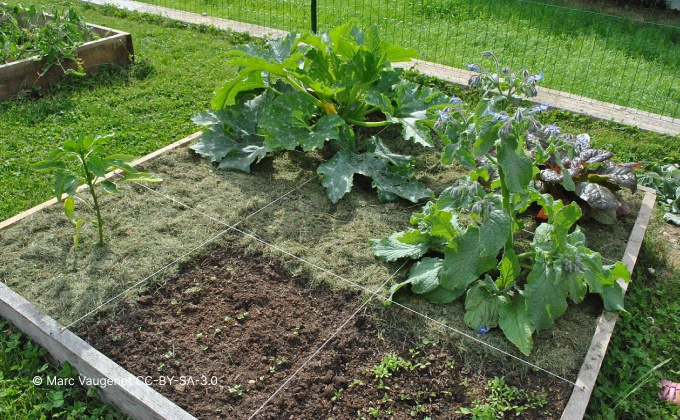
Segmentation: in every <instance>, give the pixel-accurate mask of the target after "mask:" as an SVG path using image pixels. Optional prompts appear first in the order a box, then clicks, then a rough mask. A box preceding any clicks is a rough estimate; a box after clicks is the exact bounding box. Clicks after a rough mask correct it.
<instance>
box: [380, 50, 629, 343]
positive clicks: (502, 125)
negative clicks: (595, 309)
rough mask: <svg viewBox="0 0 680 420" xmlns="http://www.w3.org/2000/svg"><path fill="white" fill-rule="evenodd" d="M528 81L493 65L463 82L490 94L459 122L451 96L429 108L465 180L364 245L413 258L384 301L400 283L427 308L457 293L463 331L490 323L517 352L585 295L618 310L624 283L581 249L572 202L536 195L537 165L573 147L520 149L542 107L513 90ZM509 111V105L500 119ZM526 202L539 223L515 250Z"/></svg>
mask: <svg viewBox="0 0 680 420" xmlns="http://www.w3.org/2000/svg"><path fill="white" fill-rule="evenodd" d="M486 55H488V56H490V57H493V59H494V60H495V57H494V56H493V55H492V54H490V53H487V54H486ZM495 61H496V64H497V66H498V62H497V60H495ZM474 67H475V68H477V69H480V67H479V66H477V65H474ZM481 74H482V75H484V74H485V73H481ZM503 75H505V77H504V76H503ZM480 77H482V79H480ZM482 80H485V81H482ZM537 80H538V77H536V76H531V75H530V74H529V73H528V72H526V71H522V72H521V73H520V76H516V75H515V73H512V72H511V71H510V70H509V69H507V68H504V69H501V68H500V66H498V72H496V73H488V72H487V73H486V76H480V75H475V76H473V79H472V80H471V84H472V85H474V84H481V85H482V86H485V87H486V91H487V92H492V94H491V95H486V96H484V97H483V98H482V99H481V100H480V102H479V104H478V105H477V107H476V109H475V111H474V113H473V114H472V115H469V116H468V115H467V114H466V113H465V112H464V110H463V109H462V106H461V104H460V103H459V102H458V101H455V100H453V104H452V105H449V106H446V107H443V108H442V109H440V110H439V112H438V113H439V116H440V117H439V120H438V121H437V122H436V123H435V124H434V128H435V129H437V130H438V132H439V133H440V135H441V136H442V139H443V140H444V143H445V145H446V148H445V151H444V155H443V160H444V162H448V161H452V160H454V159H455V160H458V161H459V162H460V163H462V164H463V165H466V166H469V167H470V168H471V172H470V174H469V175H468V176H466V177H463V178H461V179H459V180H458V181H457V182H456V183H455V184H454V185H453V186H451V187H450V188H448V189H446V190H445V191H444V192H443V193H442V194H441V195H440V196H439V198H438V199H437V201H436V202H430V203H427V204H426V205H425V207H424V208H423V209H422V211H420V212H417V213H414V214H413V215H412V217H411V224H412V225H413V228H411V229H409V230H406V231H403V232H397V233H394V234H392V235H391V236H389V237H385V238H382V239H373V240H371V242H372V245H373V248H374V253H375V255H376V256H378V257H379V258H382V259H384V260H386V261H394V260H397V259H402V258H410V259H415V260H417V262H416V263H415V264H413V266H412V267H411V270H410V274H409V277H408V278H407V279H406V280H405V281H404V282H402V283H399V284H396V285H394V286H393V287H392V289H391V291H390V298H389V300H388V302H389V301H391V300H392V299H393V298H394V295H395V293H396V292H397V291H398V290H400V289H402V288H406V287H407V286H408V287H410V289H411V291H412V292H414V293H417V294H421V295H423V296H424V297H425V298H426V299H428V300H430V301H432V302H436V303H448V302H451V301H453V300H454V299H457V298H459V297H462V296H465V309H466V313H465V323H466V324H467V325H468V326H469V327H471V328H473V329H475V330H478V331H480V332H487V331H488V330H489V329H490V328H494V327H500V328H501V330H502V331H503V333H504V334H505V336H506V337H507V338H508V339H509V340H510V341H511V342H512V343H513V344H514V345H515V346H517V347H518V348H519V350H520V351H521V352H522V353H524V354H526V355H529V354H530V352H531V350H532V347H533V334H534V332H536V331H540V330H544V329H546V328H549V327H550V326H552V325H553V323H554V321H555V319H557V318H558V317H560V316H561V315H562V314H564V312H565V311H566V309H567V305H568V301H569V300H570V301H572V302H574V303H579V302H581V301H583V299H584V298H585V295H586V293H588V292H591V293H597V294H599V295H600V296H601V297H602V300H603V301H604V306H605V308H606V309H607V310H611V311H624V307H623V290H622V288H621V286H620V285H619V283H618V279H623V280H624V281H626V282H627V281H629V280H630V273H629V272H628V270H627V268H626V267H625V265H624V264H623V263H621V262H617V263H615V264H612V265H605V264H603V262H602V257H601V256H600V254H599V253H597V252H594V251H592V250H590V249H589V248H587V247H586V245H585V236H584V235H583V233H582V232H581V230H580V229H579V228H578V227H577V226H576V227H574V224H575V223H576V221H577V220H579V218H580V217H581V215H582V211H581V208H580V207H579V206H578V205H577V203H575V202H572V203H570V204H565V203H564V202H562V201H561V200H555V199H554V198H553V196H551V195H550V194H548V193H546V192H542V191H541V190H540V189H539V187H540V185H539V184H538V183H537V182H536V179H535V176H537V175H538V174H540V173H541V169H540V167H541V165H543V164H544V163H545V162H546V161H548V160H549V159H550V157H551V156H553V155H555V154H556V153H562V152H565V153H566V151H569V150H571V147H572V146H573V145H572V146H570V145H569V144H566V143H565V142H562V141H557V140H560V139H559V138H558V137H555V136H550V138H554V139H555V141H550V142H548V143H547V144H546V145H545V147H544V146H542V145H541V144H536V145H534V146H535V147H534V148H530V147H529V146H528V143H527V141H526V140H527V139H526V137H527V132H531V130H535V129H536V128H535V127H538V122H537V121H536V119H535V114H536V113H537V112H540V111H541V110H543V109H544V108H545V106H533V105H531V103H530V102H528V100H527V99H526V98H524V97H519V96H518V95H517V93H516V92H524V93H525V95H526V94H527V93H528V95H535V93H536V87H535V83H536V81H537ZM511 105H513V106H517V108H516V109H515V110H514V112H511V113H508V110H509V109H510V106H511ZM565 178H566V177H565ZM532 205H538V206H540V207H541V209H542V212H543V213H544V214H545V215H546V218H547V222H545V223H542V224H540V225H539V226H538V228H537V229H536V231H535V232H534V237H533V241H532V242H531V243H530V244H529V245H528V247H526V246H525V247H524V248H522V247H520V246H518V244H516V243H515V233H516V232H517V231H518V230H520V229H521V228H523V217H522V214H523V213H524V212H525V211H526V210H527V209H528V208H529V207H530V206H532Z"/></svg>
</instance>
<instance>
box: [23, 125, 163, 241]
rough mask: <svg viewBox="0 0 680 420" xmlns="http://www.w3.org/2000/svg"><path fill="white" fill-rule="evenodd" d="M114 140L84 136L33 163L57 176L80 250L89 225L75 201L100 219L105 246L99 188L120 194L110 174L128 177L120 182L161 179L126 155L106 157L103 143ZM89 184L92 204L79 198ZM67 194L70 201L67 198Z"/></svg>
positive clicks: (57, 192) (56, 185)
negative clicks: (141, 169)
mask: <svg viewBox="0 0 680 420" xmlns="http://www.w3.org/2000/svg"><path fill="white" fill-rule="evenodd" d="M110 137H112V135H106V136H96V137H95V136H92V135H80V136H79V137H78V139H77V140H69V141H66V142H64V144H63V145H62V146H61V147H59V148H57V149H55V150H54V151H53V152H52V153H51V154H50V155H49V156H48V158H47V159H45V160H43V161H40V162H37V163H35V164H33V165H32V166H33V169H35V170H37V171H39V172H52V173H54V196H55V197H56V198H57V200H58V201H62V199H63V203H64V213H65V214H66V217H68V219H69V220H70V221H71V222H72V223H73V224H74V225H75V229H76V232H75V235H74V237H73V246H74V248H75V249H77V248H78V243H79V240H80V230H81V228H82V226H83V225H84V224H85V223H86V220H85V219H81V218H78V217H76V212H75V200H78V201H79V202H80V203H82V204H83V205H84V206H85V207H86V208H87V209H88V210H89V211H90V213H93V214H94V215H95V217H96V220H93V221H92V225H93V226H94V227H95V228H97V230H98V232H99V244H100V245H103V244H104V219H103V217H102V212H101V207H100V204H99V198H100V195H101V194H98V193H97V190H98V189H97V188H96V186H97V185H99V186H100V187H101V189H102V190H103V191H104V192H105V193H108V194H116V193H117V192H118V186H117V185H116V183H115V182H113V181H111V180H108V179H105V178H106V174H107V173H108V172H111V171H113V170H120V171H121V172H122V173H123V174H124V175H123V177H121V178H120V179H118V182H129V181H138V182H139V181H142V182H159V181H161V179H159V178H156V177H155V176H153V175H151V174H148V173H145V172H139V171H137V170H136V169H135V168H134V167H132V166H131V165H130V163H131V162H132V161H133V160H134V159H135V157H134V156H131V155H126V154H112V155H108V156H107V155H106V154H105V150H104V146H103V144H104V143H105V141H106V140H107V139H108V138H110ZM82 184H85V185H86V187H87V190H88V192H89V194H90V198H91V199H92V201H91V202H88V201H87V200H85V199H83V198H80V197H78V196H77V195H76V192H77V190H78V186H79V185H82ZM64 194H66V198H63V195H64Z"/></svg>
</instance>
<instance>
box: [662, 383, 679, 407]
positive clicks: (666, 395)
mask: <svg viewBox="0 0 680 420" xmlns="http://www.w3.org/2000/svg"><path fill="white" fill-rule="evenodd" d="M676 397H680V385H679V384H676V383H675V382H671V381H665V380H664V381H661V390H660V391H659V399H660V400H665V401H668V402H670V403H673V404H678V402H677V401H675V399H676ZM679 399H680V398H679Z"/></svg>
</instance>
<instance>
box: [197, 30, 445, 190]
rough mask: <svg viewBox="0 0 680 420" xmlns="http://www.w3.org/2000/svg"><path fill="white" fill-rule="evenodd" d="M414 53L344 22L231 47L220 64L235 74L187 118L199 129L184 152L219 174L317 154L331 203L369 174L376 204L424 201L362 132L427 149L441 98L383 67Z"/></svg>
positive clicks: (405, 169)
mask: <svg viewBox="0 0 680 420" xmlns="http://www.w3.org/2000/svg"><path fill="white" fill-rule="evenodd" d="M415 56H416V53H415V51H413V50H411V49H405V48H401V47H398V46H395V45H392V44H389V43H387V42H385V41H383V40H381V39H380V38H379V36H378V30H377V28H376V27H375V26H374V27H371V28H370V29H369V30H367V31H366V32H362V31H360V30H359V29H357V28H355V27H354V26H353V25H352V24H351V23H348V24H346V25H343V26H340V27H338V28H335V29H333V30H331V31H330V32H328V33H325V34H323V35H314V34H306V35H299V34H295V33H292V34H290V35H288V36H287V37H285V38H283V39H275V40H269V41H268V42H267V44H266V46H264V47H261V46H259V45H257V44H249V45H246V46H243V47H240V48H238V49H237V50H235V51H233V52H232V53H231V54H229V57H228V63H229V64H231V65H235V66H241V67H242V69H241V70H240V72H239V73H238V75H237V76H236V77H235V78H233V79H231V80H230V81H228V82H227V83H225V84H224V86H222V87H221V88H220V89H218V90H217V92H216V96H215V98H214V99H213V101H212V110H210V111H206V112H203V113H201V114H199V115H197V116H196V117H195V118H194V121H195V122H196V123H197V124H200V125H204V126H206V127H207V129H206V131H205V132H204V133H203V136H202V138H201V141H200V142H199V143H198V144H196V145H194V146H192V148H193V149H194V150H195V151H196V152H198V153H199V154H201V155H203V156H206V157H208V158H209V159H210V160H211V161H213V162H217V163H218V164H219V168H221V169H237V170H240V171H245V172H249V171H250V165H251V164H252V163H253V162H259V161H260V160H261V159H262V158H264V157H265V156H267V155H268V154H271V153H274V152H278V151H282V150H302V151H304V152H308V151H312V150H320V149H321V150H322V152H323V154H325V155H327V156H330V158H329V159H328V160H327V161H326V162H324V163H323V164H321V165H320V166H319V168H318V173H319V174H321V175H322V176H323V179H322V184H323V185H324V186H325V187H326V188H327V190H328V197H329V198H330V199H331V201H333V202H334V203H335V202H337V201H338V200H340V198H341V197H342V196H343V195H345V194H346V193H347V192H349V191H350V190H351V188H352V183H353V177H354V174H361V175H364V176H367V177H369V178H371V179H372V180H373V186H374V187H375V188H376V189H377V191H378V195H379V197H380V199H381V200H384V201H392V200H395V199H396V198H397V197H403V198H405V199H408V200H411V201H413V202H416V201H418V200H420V199H422V198H426V197H431V196H432V192H431V191H430V190H429V189H427V188H426V187H425V186H423V185H422V184H421V183H420V182H418V181H417V180H415V179H414V176H413V175H414V167H413V159H412V157H410V156H405V155H400V154H397V153H393V152H392V151H391V150H389V148H388V146H387V145H386V143H385V141H384V140H383V139H381V138H380V137H379V136H378V135H371V134H370V130H371V129H381V128H385V127H388V126H398V127H400V128H401V136H402V137H403V139H404V140H410V141H413V142H415V143H417V144H420V145H422V146H425V147H430V146H432V145H433V143H432V139H431V137H430V129H429V128H428V127H427V126H426V125H425V123H424V122H425V121H427V120H428V118H429V117H428V115H427V111H428V109H430V108H431V107H434V106H438V105H441V104H443V103H445V102H446V101H447V98H446V96H445V95H444V94H442V93H440V92H439V91H437V90H435V89H431V88H421V87H420V86H419V85H417V84H415V83H407V82H405V81H403V80H402V73H403V71H402V70H401V69H394V68H392V67H391V63H392V62H400V61H407V60H410V59H411V58H412V57H415ZM373 131H376V130H373Z"/></svg>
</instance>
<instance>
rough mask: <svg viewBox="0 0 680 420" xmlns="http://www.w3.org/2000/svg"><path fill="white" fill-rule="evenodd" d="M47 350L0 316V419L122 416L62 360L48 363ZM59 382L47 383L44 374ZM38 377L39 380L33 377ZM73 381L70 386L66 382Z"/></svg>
mask: <svg viewBox="0 0 680 420" xmlns="http://www.w3.org/2000/svg"><path fill="white" fill-rule="evenodd" d="M46 356H47V351H46V350H45V349H43V348H41V347H40V346H38V345H37V344H35V343H34V342H32V341H30V340H28V339H27V338H26V337H25V336H24V335H23V334H22V333H21V332H20V331H18V330H17V329H15V328H14V327H12V326H11V325H10V324H9V322H7V321H6V320H4V319H0V417H1V418H3V419H45V418H52V419H55V418H64V419H82V420H98V419H104V418H105V419H110V420H116V419H125V418H126V416H124V415H123V414H121V413H120V412H118V411H116V410H114V409H113V408H112V407H110V406H108V405H105V404H102V403H100V402H99V401H97V400H96V398H95V396H96V389H94V388H92V389H91V390H90V391H86V390H85V389H84V388H82V387H80V386H79V385H78V384H79V383H80V382H79V379H78V373H77V372H76V371H75V370H74V369H73V368H72V367H71V366H70V365H69V364H68V363H65V364H64V366H63V367H61V368H60V369H57V368H55V367H54V366H52V365H50V364H49V362H48V361H47V359H46ZM48 377H50V378H58V379H59V381H60V382H61V383H62V384H58V383H56V381H53V382H55V383H53V384H50V383H48V382H47V378H48ZM35 378H40V380H35ZM71 383H73V384H74V386H71V385H70V384H71Z"/></svg>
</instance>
